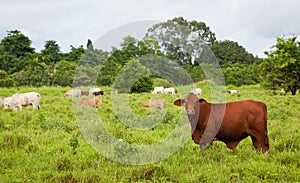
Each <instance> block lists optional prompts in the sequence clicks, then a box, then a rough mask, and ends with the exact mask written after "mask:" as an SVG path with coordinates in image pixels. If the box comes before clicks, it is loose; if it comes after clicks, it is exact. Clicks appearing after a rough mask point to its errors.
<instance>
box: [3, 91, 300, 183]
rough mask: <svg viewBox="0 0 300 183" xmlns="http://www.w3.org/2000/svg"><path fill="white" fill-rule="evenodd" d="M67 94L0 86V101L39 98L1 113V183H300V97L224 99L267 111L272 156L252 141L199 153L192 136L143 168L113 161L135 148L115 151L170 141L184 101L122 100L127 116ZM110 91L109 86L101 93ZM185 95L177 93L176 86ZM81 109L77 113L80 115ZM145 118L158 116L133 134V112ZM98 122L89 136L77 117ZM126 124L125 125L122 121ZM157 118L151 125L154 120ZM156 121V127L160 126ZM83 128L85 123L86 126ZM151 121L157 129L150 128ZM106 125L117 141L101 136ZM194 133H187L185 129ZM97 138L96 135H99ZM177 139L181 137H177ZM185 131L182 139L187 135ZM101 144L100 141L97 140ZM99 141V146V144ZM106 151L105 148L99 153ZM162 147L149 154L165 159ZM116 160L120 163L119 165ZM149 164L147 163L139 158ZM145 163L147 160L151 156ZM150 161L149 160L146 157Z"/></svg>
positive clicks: (110, 105)
mask: <svg viewBox="0 0 300 183" xmlns="http://www.w3.org/2000/svg"><path fill="white" fill-rule="evenodd" d="M201 88H203V90H204V93H203V95H202V97H203V98H205V99H207V100H208V101H210V92H209V87H208V86H201ZM68 89H70V88H49V87H46V88H11V89H6V88H1V89H0V96H11V95H12V94H14V93H16V92H17V91H20V92H28V91H37V92H39V93H40V94H41V96H42V102H41V110H39V111H37V110H34V109H32V107H30V106H29V107H24V108H23V111H18V112H15V111H13V110H4V109H3V108H2V107H1V108H0V182H299V180H300V112H299V111H300V105H299V104H300V95H299V94H297V95H296V96H291V95H290V94H286V95H281V94H279V92H278V93H272V92H271V93H270V92H266V91H264V90H263V89H261V88H260V87H259V86H243V87H240V88H237V89H238V91H239V94H238V95H227V98H226V100H227V101H237V100H242V99H254V100H259V101H263V102H265V103H266V104H267V107H268V132H269V134H268V135H269V138H270V150H269V152H267V153H260V152H256V151H255V150H254V148H253V146H252V143H251V140H250V138H249V137H248V138H247V139H245V140H243V141H242V142H241V143H240V144H239V145H238V147H237V149H236V151H234V152H232V151H231V150H229V149H227V148H226V146H225V144H223V143H222V142H214V143H213V145H212V146H209V147H208V148H206V149H205V150H204V151H199V150H198V146H197V145H196V144H194V142H193V141H192V140H191V138H190V137H188V138H187V139H183V140H184V142H185V143H184V144H183V147H182V148H180V149H179V150H178V151H177V152H175V153H174V154H172V155H171V156H170V157H168V158H166V159H164V160H162V161H159V162H155V163H150V164H145V165H130V164H124V163H120V162H116V161H113V160H112V159H111V158H108V157H116V159H117V160H122V157H124V156H126V154H127V153H134V152H132V151H131V149H128V148H126V147H125V148H124V147H120V149H119V150H116V149H117V148H118V139H122V140H123V141H124V142H128V143H131V144H137V145H145V146H146V145H149V144H153V143H157V142H159V141H161V140H162V139H165V138H167V137H168V136H169V135H170V133H172V132H173V131H174V128H175V127H176V123H177V121H178V119H179V115H180V114H182V109H181V108H180V107H176V106H174V105H172V104H173V101H174V100H176V99H178V98H179V96H172V95H157V96H156V95H155V96H153V95H152V94H147V93H144V94H131V95H130V96H128V100H127V99H126V97H127V96H125V95H124V96H122V95H120V98H116V99H117V100H118V101H121V102H122V98H123V99H124V100H125V99H126V100H127V101H129V103H128V106H129V107H128V111H127V109H126V110H124V111H123V110H121V109H120V108H118V107H120V106H121V104H119V103H118V102H113V98H112V95H110V94H109V92H106V93H105V95H104V96H100V97H99V98H101V99H102V100H103V106H102V107H100V108H99V109H91V108H89V107H85V106H80V107H79V108H77V109H76V110H74V109H73V106H72V102H73V101H72V98H63V97H62V94H63V93H64V92H65V91H67V90H68ZM103 89H104V90H109V88H103ZM179 89H180V88H179ZM155 97H157V98H164V99H165V100H166V102H167V109H166V110H163V111H159V110H155V109H152V110H150V109H148V108H141V104H143V103H146V102H147V101H148V100H149V99H151V98H155ZM77 110H78V111H77ZM130 112H132V113H133V114H135V116H138V117H141V118H145V117H147V116H149V115H151V114H156V113H160V114H162V115H161V116H163V117H162V118H160V117H157V116H155V115H154V116H153V118H150V120H148V121H146V122H149V123H147V124H143V125H146V127H147V129H134V128H131V127H130V125H133V126H134V125H137V127H138V128H142V127H145V126H143V125H140V126H138V122H139V120H138V119H135V118H130V116H128V113H130ZM78 114H87V115H85V116H84V117H87V119H89V117H91V116H92V115H94V114H97V115H98V116H100V118H101V121H102V123H101V124H103V125H102V126H101V125H100V126H99V129H97V128H91V129H90V130H89V131H88V132H90V134H84V130H83V128H79V127H81V126H82V125H83V126H84V128H88V124H87V126H85V124H82V123H78V121H79V120H80V116H77V115H78ZM122 119H123V120H125V123H123V122H124V121H122ZM152 119H154V120H152ZM156 119H157V120H159V124H156V121H155V120H156ZM83 122H84V121H83ZM152 123H153V124H152ZM101 127H105V129H107V130H108V131H109V132H110V133H111V134H112V135H113V137H114V138H115V139H116V140H115V141H114V142H113V140H111V138H110V136H107V135H106V134H104V133H102V130H101ZM188 130H189V129H188ZM94 133H97V134H94ZM178 133H179V132H178ZM186 133H189V131H188V132H186ZM186 133H185V132H182V135H184V134H186ZM86 135H88V137H90V138H91V139H92V140H95V139H94V138H97V139H98V140H99V139H100V140H101V141H105V142H108V143H111V144H114V145H115V149H114V150H115V151H114V150H112V151H108V152H109V154H108V155H107V156H104V155H103V154H101V153H99V152H98V151H97V150H95V149H94V148H93V147H94V146H93V145H92V143H90V142H88V141H87V137H86ZM97 139H96V140H97ZM96 140H95V142H96ZM97 148H101V147H97ZM163 151H164V149H157V150H156V151H155V152H152V153H151V154H150V156H153V158H155V156H156V155H159V154H161V153H163ZM118 158H119V159H118ZM138 158H141V159H142V158H146V157H138ZM147 158H148V157H147ZM149 158H152V157H149Z"/></svg>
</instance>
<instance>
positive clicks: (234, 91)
mask: <svg viewBox="0 0 300 183" xmlns="http://www.w3.org/2000/svg"><path fill="white" fill-rule="evenodd" d="M229 91H230V94H235V93H237V92H238V91H237V90H229Z"/></svg>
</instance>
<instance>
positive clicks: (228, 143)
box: [225, 141, 240, 151]
mask: <svg viewBox="0 0 300 183" xmlns="http://www.w3.org/2000/svg"><path fill="white" fill-rule="evenodd" d="M239 143H240V141H230V142H225V144H226V146H227V147H228V148H229V149H231V150H233V151H234V150H235V149H236V146H237V145H238V144H239Z"/></svg>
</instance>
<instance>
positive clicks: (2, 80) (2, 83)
mask: <svg viewBox="0 0 300 183" xmlns="http://www.w3.org/2000/svg"><path fill="white" fill-rule="evenodd" d="M12 86H14V81H13V79H12V78H10V77H9V76H8V75H7V73H6V72H5V71H3V70H0V87H12Z"/></svg>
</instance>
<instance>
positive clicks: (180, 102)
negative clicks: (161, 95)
mask: <svg viewBox="0 0 300 183" xmlns="http://www.w3.org/2000/svg"><path fill="white" fill-rule="evenodd" d="M174 105H177V106H183V105H184V100H182V99H178V100H176V101H175V102H174Z"/></svg>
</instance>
